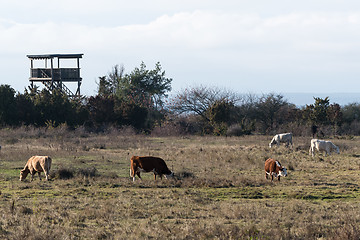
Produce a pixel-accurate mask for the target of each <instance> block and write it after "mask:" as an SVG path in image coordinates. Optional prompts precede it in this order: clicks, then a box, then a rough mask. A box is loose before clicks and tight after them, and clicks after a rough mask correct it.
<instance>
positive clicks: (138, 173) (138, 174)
mask: <svg viewBox="0 0 360 240" xmlns="http://www.w3.org/2000/svg"><path fill="white" fill-rule="evenodd" d="M136 175H137V176H138V177H139V178H140V179H141V180H142V178H141V176H140V172H137V173H136ZM134 179H135V176H134Z"/></svg>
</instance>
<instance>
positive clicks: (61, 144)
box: [0, 129, 360, 239]
mask: <svg viewBox="0 0 360 240" xmlns="http://www.w3.org/2000/svg"><path fill="white" fill-rule="evenodd" d="M0 137H1V145H2V149H1V152H0V191H1V193H0V215H1V217H0V239H359V238H360V191H359V190H360V189H359V181H360V169H359V167H360V149H358V146H359V145H360V139H359V138H356V137H355V138H354V137H351V138H350V137H348V138H346V137H345V138H342V139H332V141H333V143H335V144H336V145H338V146H339V147H340V152H341V154H340V155H337V154H335V155H332V156H330V157H329V156H327V157H325V156H324V155H322V154H320V155H319V154H317V155H316V156H315V157H314V158H311V156H309V153H308V149H309V144H310V138H304V137H301V138H298V137H294V147H293V149H292V150H290V149H286V148H285V147H280V148H274V149H269V148H268V143H269V141H270V140H271V137H269V136H246V137H231V138H230V137H229V138H225V137H198V136H189V137H164V138H162V137H151V136H143V135H132V134H130V133H126V132H125V133H122V132H117V131H114V132H111V133H109V134H106V135H93V134H86V133H79V132H66V131H57V130H48V131H45V130H36V129H19V130H8V129H3V130H1V131H0ZM32 155H49V156H51V157H52V159H53V164H52V169H51V172H52V174H51V176H52V180H51V181H48V182H46V181H44V180H43V181H41V182H40V181H39V179H38V177H37V176H35V177H34V179H35V180H34V181H33V182H30V177H29V176H28V178H27V179H26V180H25V181H24V182H20V181H19V172H20V170H21V169H22V168H23V167H24V165H25V163H26V161H27V159H28V158H29V157H30V156H32ZM132 155H153V156H159V157H162V158H163V159H164V160H165V161H166V162H167V165H168V167H169V168H170V169H173V171H174V172H175V174H176V177H175V179H173V180H166V179H163V180H162V181H161V180H157V181H156V182H155V181H154V180H153V175H152V174H150V173H148V174H144V173H143V174H142V176H143V180H142V181H140V180H137V181H136V182H135V183H133V182H132V181H131V180H130V178H129V159H130V157H131V156H132ZM269 157H272V158H275V159H277V160H279V161H280V162H281V163H282V165H284V166H286V167H287V169H288V174H289V175H288V177H287V178H282V179H281V181H280V182H278V181H274V182H270V181H269V180H265V175H264V161H265V160H266V159H267V158H269Z"/></svg>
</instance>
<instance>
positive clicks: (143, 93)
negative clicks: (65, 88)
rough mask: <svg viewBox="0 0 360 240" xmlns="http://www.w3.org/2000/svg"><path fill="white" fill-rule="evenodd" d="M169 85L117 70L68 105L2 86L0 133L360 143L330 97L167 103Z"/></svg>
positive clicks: (349, 118)
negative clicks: (117, 132) (284, 136)
mask: <svg viewBox="0 0 360 240" xmlns="http://www.w3.org/2000/svg"><path fill="white" fill-rule="evenodd" d="M171 83H172V79H171V78H167V77H166V74H165V71H164V70H163V69H162V67H161V64H160V63H159V62H158V63H156V65H155V68H154V69H147V67H146V65H145V63H141V64H140V66H139V67H136V68H135V69H134V70H133V71H131V72H130V73H125V68H124V67H123V66H121V65H115V66H114V67H113V68H112V69H111V71H110V72H109V73H108V74H107V75H104V76H101V77H99V80H98V82H97V85H98V91H97V94H96V95H95V96H90V97H82V98H75V99H74V98H69V97H68V96H66V95H65V94H64V93H62V92H61V91H58V90H54V91H52V92H49V91H48V90H47V89H42V90H40V89H39V88H38V87H33V88H31V87H28V88H27V89H25V91H24V93H20V92H16V91H15V90H14V89H13V88H12V87H11V86H9V85H0V125H1V126H2V127H18V126H23V125H26V126H28V125H32V126H36V127H58V126H59V125H62V126H63V125H66V126H67V127H68V128H70V129H75V128H77V127H79V126H84V127H86V129H88V130H89V131H104V130H106V129H107V128H108V127H110V126H111V127H113V126H115V127H118V128H122V127H131V128H133V129H135V130H136V131H138V132H143V133H148V134H149V133H157V134H167V135H179V134H213V135H236V136H240V135H246V134H254V133H257V134H274V133H276V132H283V131H286V132H288V131H291V132H293V133H294V134H297V135H313V136H315V135H317V136H319V135H345V134H347V135H360V104H358V103H351V104H348V105H345V106H340V105H339V104H337V103H330V99H329V98H328V97H326V98H324V99H322V98H317V97H314V103H313V104H310V105H306V106H304V107H297V106H295V105H294V104H292V103H290V102H288V101H287V100H286V99H284V96H282V95H281V94H275V93H269V94H264V95H262V96H257V95H251V94H247V95H241V94H237V93H234V92H231V91H229V90H225V89H221V88H217V87H208V86H197V87H193V88H185V89H183V90H181V91H180V92H178V93H176V94H174V95H172V96H168V94H169V92H170V91H171Z"/></svg>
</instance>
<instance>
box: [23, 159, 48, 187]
mask: <svg viewBox="0 0 360 240" xmlns="http://www.w3.org/2000/svg"><path fill="white" fill-rule="evenodd" d="M50 168H51V158H50V157H49V156H32V157H31V158H30V159H29V160H28V161H27V163H26V165H25V167H24V169H23V170H21V171H20V181H22V180H24V179H25V178H26V177H27V175H28V174H29V173H30V174H31V181H32V180H33V178H34V174H35V173H36V172H37V173H38V174H39V179H40V180H41V176H40V173H41V172H44V173H45V177H46V180H49V173H50Z"/></svg>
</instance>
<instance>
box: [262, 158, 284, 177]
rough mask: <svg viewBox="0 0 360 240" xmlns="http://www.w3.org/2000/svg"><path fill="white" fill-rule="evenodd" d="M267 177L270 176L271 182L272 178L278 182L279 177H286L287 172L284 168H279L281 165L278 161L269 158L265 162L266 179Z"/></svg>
mask: <svg viewBox="0 0 360 240" xmlns="http://www.w3.org/2000/svg"><path fill="white" fill-rule="evenodd" d="M268 175H270V176H271V181H273V179H274V177H277V178H278V181H280V177H286V176H287V170H286V168H285V167H283V166H281V163H280V162H279V161H277V160H274V159H272V158H269V159H267V160H266V161H265V178H266V179H268Z"/></svg>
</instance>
